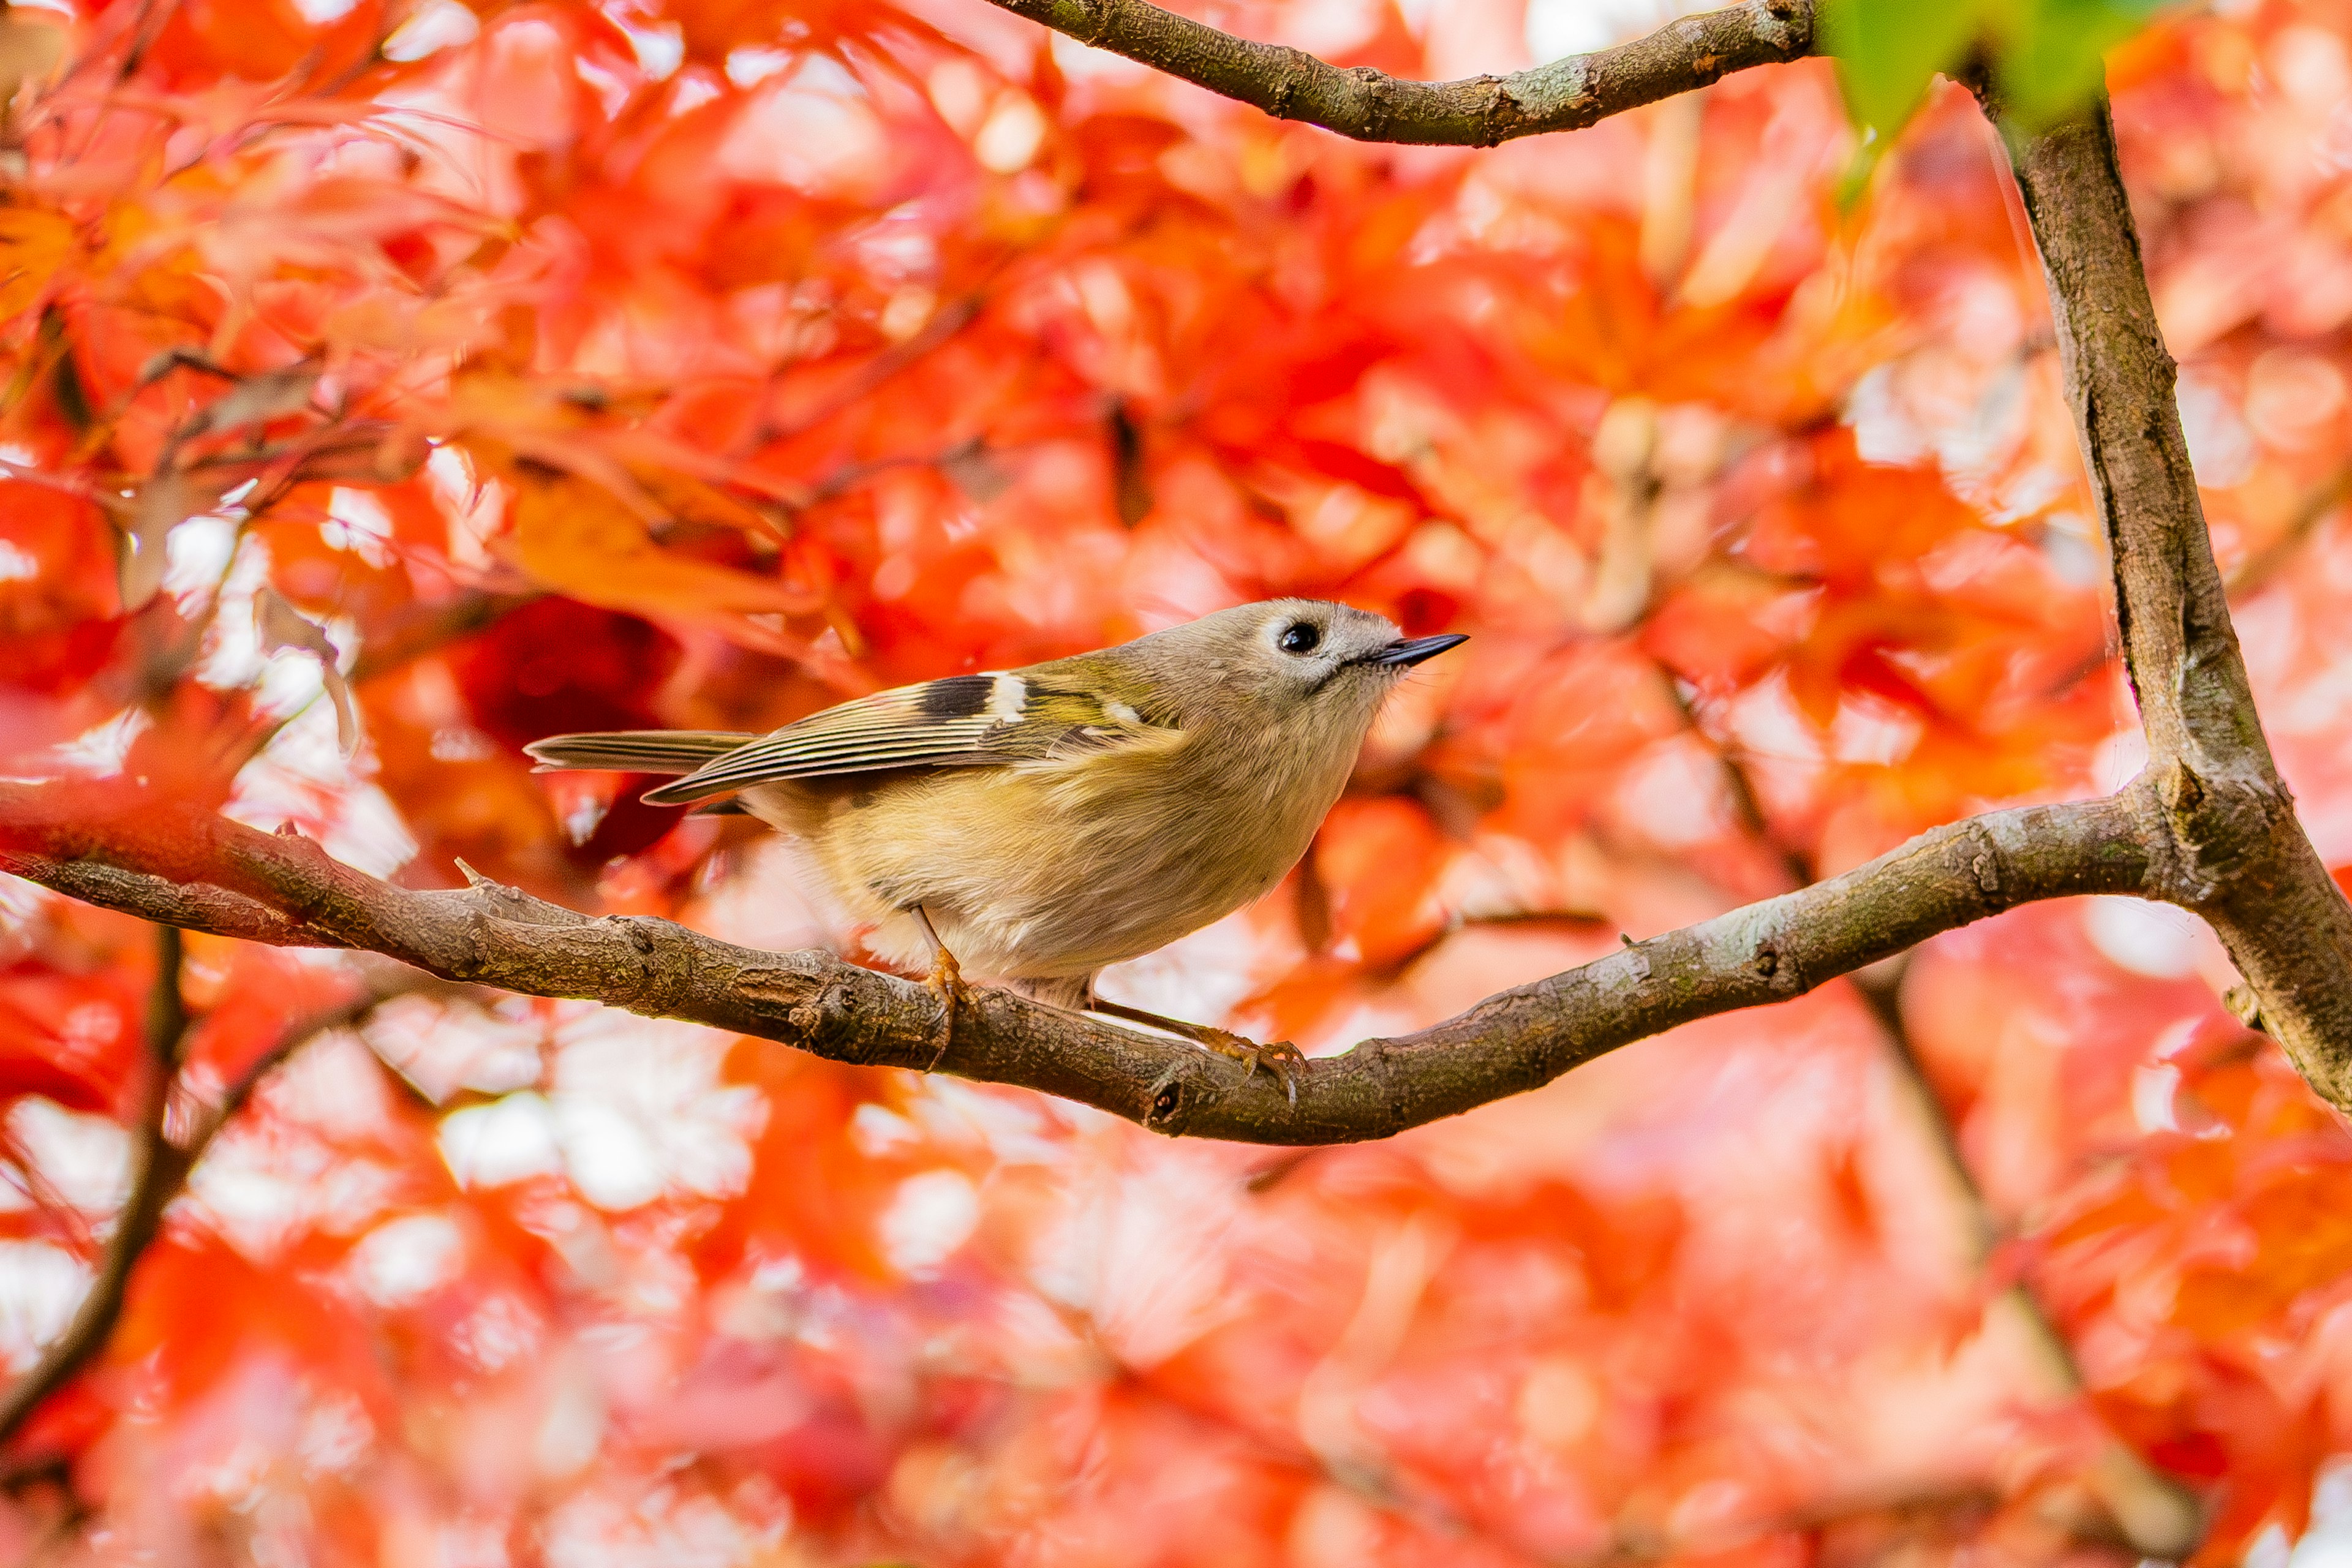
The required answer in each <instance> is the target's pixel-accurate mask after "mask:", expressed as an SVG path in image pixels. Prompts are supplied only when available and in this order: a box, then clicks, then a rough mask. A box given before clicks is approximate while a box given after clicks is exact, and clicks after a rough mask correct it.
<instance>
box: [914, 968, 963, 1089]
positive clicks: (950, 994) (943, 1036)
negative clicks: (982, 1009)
mask: <svg viewBox="0 0 2352 1568" xmlns="http://www.w3.org/2000/svg"><path fill="white" fill-rule="evenodd" d="M923 984H924V986H925V988H927V989H928V990H929V991H930V992H931V993H932V994H935V995H936V996H938V997H939V999H940V1048H939V1049H938V1050H936V1051H934V1052H932V1053H931V1065H930V1066H929V1067H928V1068H925V1069H924V1070H925V1071H926V1072H937V1071H939V1070H940V1063H941V1062H943V1061H945V1060H946V1059H947V1055H948V1047H950V1046H951V1045H953V1044H955V1015H956V1008H957V1007H959V1006H961V1005H962V1004H964V1003H966V1002H968V1001H970V1000H971V986H969V985H967V984H964V979H963V965H961V964H960V963H957V962H956V955H955V954H954V953H952V952H949V951H948V950H947V949H946V948H945V947H944V946H941V947H939V948H935V949H933V950H932V952H931V972H930V973H929V974H928V975H926V976H925V977H924V979H923Z"/></svg>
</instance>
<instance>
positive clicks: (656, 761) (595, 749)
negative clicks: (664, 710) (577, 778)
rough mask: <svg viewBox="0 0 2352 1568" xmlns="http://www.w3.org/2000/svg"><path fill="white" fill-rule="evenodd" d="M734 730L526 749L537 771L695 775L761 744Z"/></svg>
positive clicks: (644, 733) (589, 739)
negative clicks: (730, 754) (729, 755)
mask: <svg viewBox="0 0 2352 1568" xmlns="http://www.w3.org/2000/svg"><path fill="white" fill-rule="evenodd" d="M758 739H759V737H758V736H757V735H744V734H739V733H737V732H735V731H730V730H614V731H607V732H605V733H604V734H601V735H550V736H549V737H548V738H547V739H546V740H544V741H533V742H531V743H530V745H528V746H525V747H524V748H523V750H524V751H525V752H528V753H530V757H531V759H532V760H533V761H535V762H536V763H539V766H538V767H537V768H535V769H533V770H532V772H534V773H560V772H562V771H563V770H564V769H566V768H597V769H603V770H606V771H609V772H612V773H692V772H694V771H695V770H696V769H697V768H699V767H701V766H702V765H703V764H704V763H709V762H711V761H713V760H714V759H716V758H719V757H723V756H725V755H726V754H727V753H728V752H732V751H734V750H736V749H737V748H739V747H740V746H743V745H745V744H748V743H749V742H752V741H756V740H758Z"/></svg>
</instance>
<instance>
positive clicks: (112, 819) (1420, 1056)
mask: <svg viewBox="0 0 2352 1568" xmlns="http://www.w3.org/2000/svg"><path fill="white" fill-rule="evenodd" d="M2164 825H2165V816H2164V813H2163V811H2162V808H2161V804H2160V802H2158V799H2157V797H2156V796H2155V795H2154V794H2153V793H2152V792H2151V791H2149V790H2147V789H2146V788H2144V787H2141V786H2137V785H2135V786H2134V787H2133V788H2131V789H2128V790H2126V791H2125V792H2124V793H2122V794H2120V795H2113V796H2109V797H2107V798H2105V799H2101V800H2094V801H2082V802H2077V803H2074V804H2070V805H2041V806H2026V807H2021V808H2019V809H2016V810H2011V811H2001V812H1995V813H1991V814H1990V815H1988V816H1979V817H1974V818H1971V819H1969V820H1968V821H1966V822H1960V823H1956V824H1953V825H1951V826H1946V827H1939V828H1937V829H1936V830H1934V831H1933V832H1930V833H1927V834H1924V835H1922V836H1921V837H1917V838H1915V839H1913V840H1912V841H1911V842H1910V843H1908V844H1906V845H1904V846H1903V847H1900V848H1897V849H1895V850H1894V851H1892V852H1891V853H1889V854H1886V855H1883V856H1881V857H1880V858H1877V859H1876V860H1874V861H1872V862H1871V863H1870V864H1868V865H1867V866H1864V867H1860V868H1856V869H1855V870H1853V871H1849V872H1847V873H1846V874H1845V875H1843V876H1842V877H1836V878H1832V879H1830V880H1828V881H1825V882H1822V883H1818V884H1816V885H1814V886H1813V887H1811V888H1807V889H1802V890H1801V891H1798V892H1794V893H1790V894H1786V895H1783V896H1782V897H1780V898H1777V899H1769V900H1765V901H1763V902H1761V903H1758V904H1752V905H1750V906H1748V908H1746V909H1742V910H1734V911H1732V912H1731V913H1729V914H1726V915H1722V916H1719V917H1717V919H1714V920H1711V921H1705V922H1703V923H1701V924H1698V925H1695V926H1691V927H1687V928H1685V930H1682V931H1672V932H1669V933H1667V934H1665V935H1663V936H1657V937H1653V938H1651V939H1650V940H1648V941H1647V942H1629V943H1628V944H1627V946H1626V949H1625V951H1624V952H1617V953H1612V954H1611V955H1610V956H1609V957H1607V958H1604V959H1601V960H1600V961H1598V962H1596V963H1588V964H1586V965H1584V966H1583V967H1582V968H1580V969H1573V970H1570V971H1568V972H1567V973H1562V974H1556V975H1553V976H1552V977H1550V978H1549V979H1547V980H1541V981H1538V982H1536V983H1535V984H1529V985H1523V986H1519V987H1517V988H1516V989H1514V990H1510V991H1506V992H1503V993H1501V994H1498V995H1495V996H1491V997H1488V998H1487V999H1486V1001H1484V1002H1482V1003H1480V1004H1479V1005H1477V1006H1475V1007H1474V1008H1472V1009H1471V1010H1470V1011H1469V1012H1467V1013H1465V1014H1463V1015H1462V1016H1459V1017H1456V1018H1453V1019H1450V1020H1448V1021H1447V1022H1444V1023H1442V1024H1439V1025H1437V1026H1434V1027H1433V1028H1429V1029H1424V1030H1423V1031H1421V1032H1420V1033H1418V1034H1414V1035H1408V1036H1404V1037H1400V1038H1396V1039H1385V1040H1367V1041H1365V1042H1363V1043H1361V1044H1360V1045H1358V1046H1356V1047H1353V1048H1352V1049H1351V1050H1349V1052H1348V1053H1346V1054H1345V1055H1342V1056H1339V1057H1335V1058H1327V1059H1324V1060H1319V1061H1317V1062H1314V1063H1311V1064H1310V1065H1309V1069H1308V1070H1307V1073H1306V1074H1305V1075H1304V1076H1303V1077H1302V1079H1301V1080H1300V1082H1299V1085H1298V1102H1297V1106H1296V1107H1291V1106H1289V1105H1287V1104H1286V1102H1285V1100H1284V1096H1283V1093H1282V1091H1281V1089H1280V1088H1279V1087H1277V1085H1276V1083H1275V1082H1274V1080H1273V1078H1272V1075H1259V1076H1257V1077H1255V1078H1250V1077H1245V1076H1244V1073H1243V1070H1242V1069H1241V1068H1239V1067H1238V1066H1235V1065H1233V1064H1230V1063H1227V1062H1225V1061H1224V1060H1223V1059H1222V1058H1213V1057H1211V1056H1208V1055H1207V1054H1206V1053H1203V1052H1202V1051H1200V1050H1198V1049H1196V1048H1194V1047H1191V1046H1188V1045H1182V1044H1180V1043H1177V1042H1175V1041H1171V1040H1167V1039H1162V1038H1159V1037H1151V1036H1147V1035H1142V1034H1139V1033H1136V1032H1133V1031H1130V1030H1127V1029H1122V1028H1117V1027H1114V1026H1110V1025H1108V1024H1106V1023H1104V1022H1102V1021H1101V1020H1100V1019H1098V1018H1095V1017H1091V1016H1084V1015H1079V1014H1075V1013H1069V1012H1066V1011H1063V1010H1062V1009H1059V1008H1055V1007H1050V1006H1046V1005H1041V1004H1038V1003H1034V1002H1031V1001H1028V1000H1026V999H1024V998H1023V997H1019V996H1015V995H1013V994H1010V993H1006V992H998V991H984V992H982V993H981V994H979V995H978V996H977V997H976V998H975V999H974V1000H972V1001H971V1002H970V1003H968V1004H966V1005H964V1006H963V1007H962V1008H961V1009H960V1010H959V1012H958V1013H957V1016H956V1020H955V1029H954V1035H953V1038H952V1040H951V1041H950V1043H949V1045H948V1047H947V1050H946V1054H945V1055H944V1057H941V1056H940V1014H939V1003H938V1000H937V998H936V997H935V996H934V995H933V994H931V993H930V992H929V991H927V990H925V989H924V988H923V987H921V986H919V985H916V984H912V983H910V982H908V981H904V980H900V979H898V978H896V977H894V976H891V975H887V974H882V973H876V972H875V971H872V970H867V969H860V968H858V967H857V966H856V965H854V964H850V963H844V962H843V961H842V960H840V959H838V958H836V957H835V956H833V955H832V954H830V953H825V952H791V953H772V952H756V951H754V950H752V949H750V948H743V947H737V946H735V945H733V944H731V943H729V942H719V941H717V940H715V939H713V938H710V937H707V936H703V935H701V934H700V933H698V932H696V931H688V930H687V929H686V928H684V927H682V926H678V925H675V924H673V923H671V922H670V921H662V920H654V919H648V918H644V917H617V918H607V919H603V920H591V919H589V918H588V917H586V916H584V915H581V914H577V913H575V912H573V911H572V910H566V909H562V908H560V907H558V906H556V905H553V904H549V903H545V902H542V901H541V900H537V899H533V898H530V897H529V896H527V895H525V894H522V893H520V892H517V891H515V890H513V889H507V888H500V887H499V886H497V885H496V884H493V883H489V882H487V881H481V880H477V881H476V882H475V884H474V885H473V886H472V887H470V888H466V889H446V890H440V891H425V892H420V891H416V890H413V889H405V888H399V887H395V886H394V885H392V884H391V883H388V882H383V881H379V880H377V879H375V878H373V877H369V876H366V875H364V874H363V873H362V872H359V871H356V870H353V869H352V868H351V867H348V866H345V865H342V864H341V863H340V862H338V861H336V860H333V859H331V858H329V857H328V855H327V854H326V852H325V851H323V850H322V849H320V847H318V846H317V845H315V844H313V843H311V842H310V840H308V839H305V838H302V837H299V836H295V835H291V834H285V833H281V834H278V835H271V834H265V833H259V832H257V831H255V830H254V829H252V828H249V827H246V826H242V825H240V824H237V823H234V822H230V821H227V820H226V819H225V818H222V817H218V816H211V815H209V814H206V813H204V812H201V811H198V810H195V809H194V808H191V807H187V806H184V805H173V804H171V803H167V802H161V801H156V800H153V799H151V798H148V797H147V796H146V795H144V794H143V793H142V792H140V791H137V790H134V789H129V788H123V789H119V790H114V791H109V792H106V793H104V794H102V795H101V793H100V792H99V791H97V790H95V789H93V788H92V787H91V786H89V785H86V784H85V785H68V784H29V785H16V784H12V785H4V786H0V869H5V870H9V871H13V872H15V873H16V874H17V875H18V876H21V877H25V878H26V879H30V880H32V881H35V882H38V883H41V884H43V885H44V886H46V887H49V888H54V889H57V890H58V891H59V892H63V893H67V894H69V895H71V896H73V897H75V898H79V899H81V900H85V901H87V902H90V903H95V904H100V905H103V906H105V907H107V908H110V909H116V910H124V911H126V912H129V913H131V914H136V915H140V916H142V917H143V918H146V919H149V920H153V921H161V922H163V923H167V924H176V925H184V926H187V927H189V928H190V929H194V930H201V931H217V932H221V933H224V934H226V935H232V936H239V937H245V938H247V939H248V940H252V941H257V942H274V943H278V944H280V945H290V946H309V947H344V948H360V949H365V950H368V951H371V952H380V953H383V954H386V955H387V956H390V957H393V958H396V959H399V960H400V961H402V962H403V963H409V964H413V965H415V966H416V967H417V968H420V969H423V970H425V971H426V972H428V973H433V974H436V975H439V976H441V977H443V978H445V979H449V980H457V981H466V982H473V983H479V984H488V985H496V986H499V987H501V988H503V989H505V990H509V991H516V992H520V993H523V994H529V995H539V996H572V997H586V998H590V999H593V1000H595V1001H600V1002H604V1003H605V1004H607V1005H612V1006H616V1007H623V1008H626V1009H628V1010H629V1011H631V1012H635V1013H641V1014H645V1015H646V1016H655V1017H669V1018H683V1019H687V1020H689V1021H691V1022H694V1023H698V1024H706V1025H709V1026H712V1027H715V1028H720V1029H726V1030H730V1031H732V1032H734V1033H737V1034H741V1035H749V1036H753V1037H758V1038H761V1039H768V1040H775V1041H779V1042H781V1043H782V1044H784V1045H788V1046H793V1047H797V1048H799V1049H802V1050H806V1051H810V1052H813V1053H814V1054H815V1055H818V1056H822V1057H826V1058H832V1059H834V1060H836V1061H845V1062H855V1063H859V1064H863V1065H866V1066H877V1067H899V1068H929V1067H930V1066H931V1065H932V1064H933V1062H934V1060H935V1058H936V1059H937V1061H938V1065H939V1066H940V1068H942V1069H943V1070H946V1071H950V1072H953V1073H956V1074H958V1075H960V1076H961V1077H965V1078H970V1079H984V1080H987V1081H992V1082H997V1083H1010V1084H1019V1085H1024V1086H1025V1087H1027V1088H1031V1089H1042V1090H1044V1091H1045V1092H1046V1093H1049V1094H1056V1095H1060V1096H1062V1097H1063V1098H1065V1099H1068V1100H1079V1101H1083V1102H1084V1103H1086V1104H1088V1105H1093V1106H1097V1107H1099V1108H1101V1109H1102V1110H1108V1111H1110V1112H1112V1113H1114V1114H1116V1115H1119V1116H1124V1117H1126V1118H1128V1119H1129V1120H1130V1121H1138V1122H1140V1123H1142V1124H1143V1125H1145V1126H1147V1127H1151V1128H1154V1129H1156V1130H1158V1131H1164V1132H1169V1133H1171V1134H1173V1133H1184V1134H1192V1135H1195V1136H1205V1137H1215V1138H1228V1139H1234V1140H1237V1141H1241V1142H1262V1143H1292V1144H1300V1143H1341V1142H1355V1141H1357V1140H1360V1139H1368V1138H1384V1137H1387V1136H1389V1135H1391V1134H1392V1133H1396V1132H1399V1131H1403V1130H1404V1129H1405V1128H1408V1127H1413V1126H1418V1125H1420V1124H1421V1123H1423V1122H1426V1121H1435V1120H1437V1119H1438V1118H1440V1117H1444V1116H1452V1115H1454V1114H1457V1113H1459V1112H1461V1111H1464V1110H1470V1109H1472V1108H1473V1107H1475V1106H1478V1105H1483V1104H1486V1102H1487V1101H1489V1100H1499V1099H1502V1098H1504V1097H1505V1096H1507V1095H1512V1094H1517V1093H1521V1092H1523V1091H1525V1090H1528V1089H1535V1088H1538V1087H1539V1086H1541V1085H1543V1084H1546V1083H1549V1082H1550V1081H1551V1080H1552V1079H1555V1078H1558V1077H1559V1076H1560V1075H1561V1074H1562V1073H1564V1072H1567V1071H1568V1070H1569V1069H1570V1068H1573V1067H1576V1066H1577V1065H1579V1064H1580V1063H1582V1062H1586V1061H1590V1060H1591V1059H1592V1058H1594V1057H1597V1056H1600V1055H1601V1054H1602V1053H1603V1052H1606V1051H1610V1050H1613V1049H1615V1048H1616V1047H1619V1046H1622V1045H1625V1044H1628V1043H1630V1042H1632V1041H1633V1040H1637V1039H1641V1038H1643V1037H1646V1036H1650V1035H1654V1034H1656V1033H1658V1032H1660V1031H1661V1030H1664V1029H1670V1028H1672V1027H1674V1026H1676V1025H1678V1024H1685V1023H1688V1022H1690V1021H1691V1020H1693V1019H1696V1018H1704V1017H1709V1016H1714V1015H1716V1014H1718V1013H1727V1012H1731V1011H1735V1010H1737V1009H1738V1008H1742V1007H1752V1006H1758V1005H1763V1004H1766V1003H1770V1002H1779V1001H1784V1000H1786V999H1787V998H1789V997H1791V996H1796V995H1799V994H1802V993H1804V992H1805V991H1808V990H1810V989H1811V988H1812V987H1813V986H1816V985H1819V984H1822V982H1823V981H1826V980H1829V979H1831V978H1832V977H1833V976H1836V975H1839V974H1843V973H1848V972H1849V971H1851V970H1853V969H1856V968H1859V967H1860V966H1862V965H1863V964H1865V963H1874V962H1876V961H1877V960H1879V959H1882V958H1885V957H1887V956H1888V955H1889V954H1892V953H1895V952H1901V951H1902V950H1903V949H1905V948H1906V947H1909V946H1911V945H1913V944H1914V943H1916V942H1921V941H1923V940H1925V939H1926V938H1927V937H1930V936H1933V935H1935V934H1936V933H1937V932H1938V931H1948V930H1951V929H1952V928H1953V927H1955V926H1959V925H1964V924H1966V923H1968V922H1969V921H1976V920H1980V919H1982V918H1984V917H1985V916H1987V915H1991V914H1997V913H1999V912H2000V910H2006V909H2010V908H2012V907H2014V906H2015V905H2018V904H2021V903H2026V902H2030V901H2032V900H2038V899H2050V898H2059V897H2064V896H2067V895H2071V894H2077V893H2138V894H2142V895H2144V896H2147V897H2163V896H2165V893H2166V889H2165V887H2164V886H2163V885H2162V883H2161V876H2162V872H2163V868H2164V867H2165V865H2166V864H2167V863H2168V858H2167V857H2166V856H2164V855H2161V854H2152V853H2151V852H2150V850H2149V849H2148V848H2147V846H2148V845H2149V844H2151V843H2156V842H2158V841H2159V840H2160V838H2161V836H2162V834H2163V832H2164V830H2165V826H2164Z"/></svg>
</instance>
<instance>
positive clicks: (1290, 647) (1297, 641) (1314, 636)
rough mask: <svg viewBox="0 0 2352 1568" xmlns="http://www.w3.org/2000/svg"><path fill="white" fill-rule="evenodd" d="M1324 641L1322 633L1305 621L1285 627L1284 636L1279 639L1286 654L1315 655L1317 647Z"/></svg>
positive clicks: (1295, 622) (1283, 629)
mask: <svg viewBox="0 0 2352 1568" xmlns="http://www.w3.org/2000/svg"><path fill="white" fill-rule="evenodd" d="M1322 640H1323V634H1322V632H1321V631H1320V630H1318V629H1317V628H1316V627H1314V626H1309V625H1307V623H1306V622H1305V621H1293V622H1292V623H1291V624H1290V625H1288V626H1285V627H1283V628H1282V636H1281V637H1280V638H1279V639H1277V641H1278V644H1279V646H1280V647H1281V648H1282V651H1283V652H1285V653H1313V652H1314V651H1315V645H1316V644H1317V643H1319V642H1321V641H1322Z"/></svg>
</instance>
